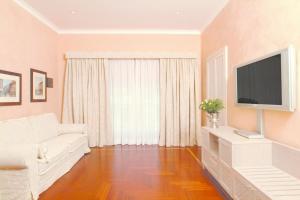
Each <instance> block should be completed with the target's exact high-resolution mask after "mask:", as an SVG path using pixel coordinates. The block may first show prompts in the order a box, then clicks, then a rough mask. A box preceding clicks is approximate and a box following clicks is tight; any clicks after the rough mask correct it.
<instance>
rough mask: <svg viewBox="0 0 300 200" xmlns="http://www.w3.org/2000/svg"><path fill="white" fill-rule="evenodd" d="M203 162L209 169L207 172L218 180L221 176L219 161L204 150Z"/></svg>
mask: <svg viewBox="0 0 300 200" xmlns="http://www.w3.org/2000/svg"><path fill="white" fill-rule="evenodd" d="M202 155H203V161H204V164H205V166H206V168H207V170H208V171H209V172H210V173H211V175H213V176H214V177H215V178H216V179H218V175H219V169H218V168H219V162H218V159H217V158H215V157H214V156H213V155H211V154H210V153H209V152H208V151H206V150H205V149H203V154H202Z"/></svg>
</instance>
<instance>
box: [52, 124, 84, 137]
mask: <svg viewBox="0 0 300 200" xmlns="http://www.w3.org/2000/svg"><path fill="white" fill-rule="evenodd" d="M58 132H59V134H60V135H62V134H68V133H80V134H85V135H86V134H87V126H86V124H60V125H59V127H58Z"/></svg>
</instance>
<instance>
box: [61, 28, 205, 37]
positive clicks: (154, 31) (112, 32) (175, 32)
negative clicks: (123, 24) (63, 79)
mask: <svg viewBox="0 0 300 200" xmlns="http://www.w3.org/2000/svg"><path fill="white" fill-rule="evenodd" d="M58 33H59V34H110V35H118V34H122V35H135V34H136V35H147V34H151V35H198V36H200V35H201V31H198V30H172V29H171V30H164V29H148V30H147V29H145V30H130V29H120V30H114V29H111V30H59V31H58Z"/></svg>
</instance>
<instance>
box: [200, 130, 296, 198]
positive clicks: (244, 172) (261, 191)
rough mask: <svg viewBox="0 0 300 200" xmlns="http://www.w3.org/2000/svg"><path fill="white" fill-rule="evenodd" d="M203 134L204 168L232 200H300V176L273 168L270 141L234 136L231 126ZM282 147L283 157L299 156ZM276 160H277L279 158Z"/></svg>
mask: <svg viewBox="0 0 300 200" xmlns="http://www.w3.org/2000/svg"><path fill="white" fill-rule="evenodd" d="M201 132H202V163H203V167H204V168H206V169H207V170H208V171H209V172H210V174H211V175H212V176H213V177H214V178H215V179H216V180H217V181H218V182H219V184H220V185H221V186H222V187H223V189H224V190H225V191H226V192H227V193H228V194H229V195H230V196H231V197H232V198H233V199H235V200H270V199H272V200H273V199H275V200H300V180H299V177H298V178H297V177H295V176H292V175H290V174H289V173H286V172H285V171H284V169H282V168H281V169H280V168H279V167H277V166H274V161H273V160H274V144H273V142H272V141H271V140H268V139H247V138H244V137H242V136H239V135H237V134H235V133H234V129H233V128H231V127H220V128H217V129H212V128H207V127H203V128H202V131H201ZM280 148H281V149H282V150H280V151H281V152H282V153H280V154H281V157H282V155H283V154H285V153H287V154H290V155H296V154H297V155H300V154H299V153H300V151H298V150H295V151H294V150H293V151H291V149H290V148H289V147H283V148H282V147H280ZM287 157H290V158H291V156H289V155H287ZM281 159H285V158H281ZM287 159H288V158H287ZM275 160H278V159H277V158H276V155H275ZM298 161H299V160H298ZM298 161H297V164H299V162H298ZM282 162H293V161H292V159H291V160H282ZM294 162H295V161H294ZM298 167H300V166H298ZM296 173H297V172H296ZM296 175H298V173H297V174H296Z"/></svg>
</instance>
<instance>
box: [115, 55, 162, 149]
mask: <svg viewBox="0 0 300 200" xmlns="http://www.w3.org/2000/svg"><path fill="white" fill-rule="evenodd" d="M109 72H110V73H109V74H110V80H109V85H110V103H111V109H110V110H111V117H112V132H113V135H114V144H122V145H124V144H129V145H140V144H149V145H151V144H158V138H159V60H158V59H156V60H155V59H125V60H124V59H123V60H122V59H114V60H109Z"/></svg>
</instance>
